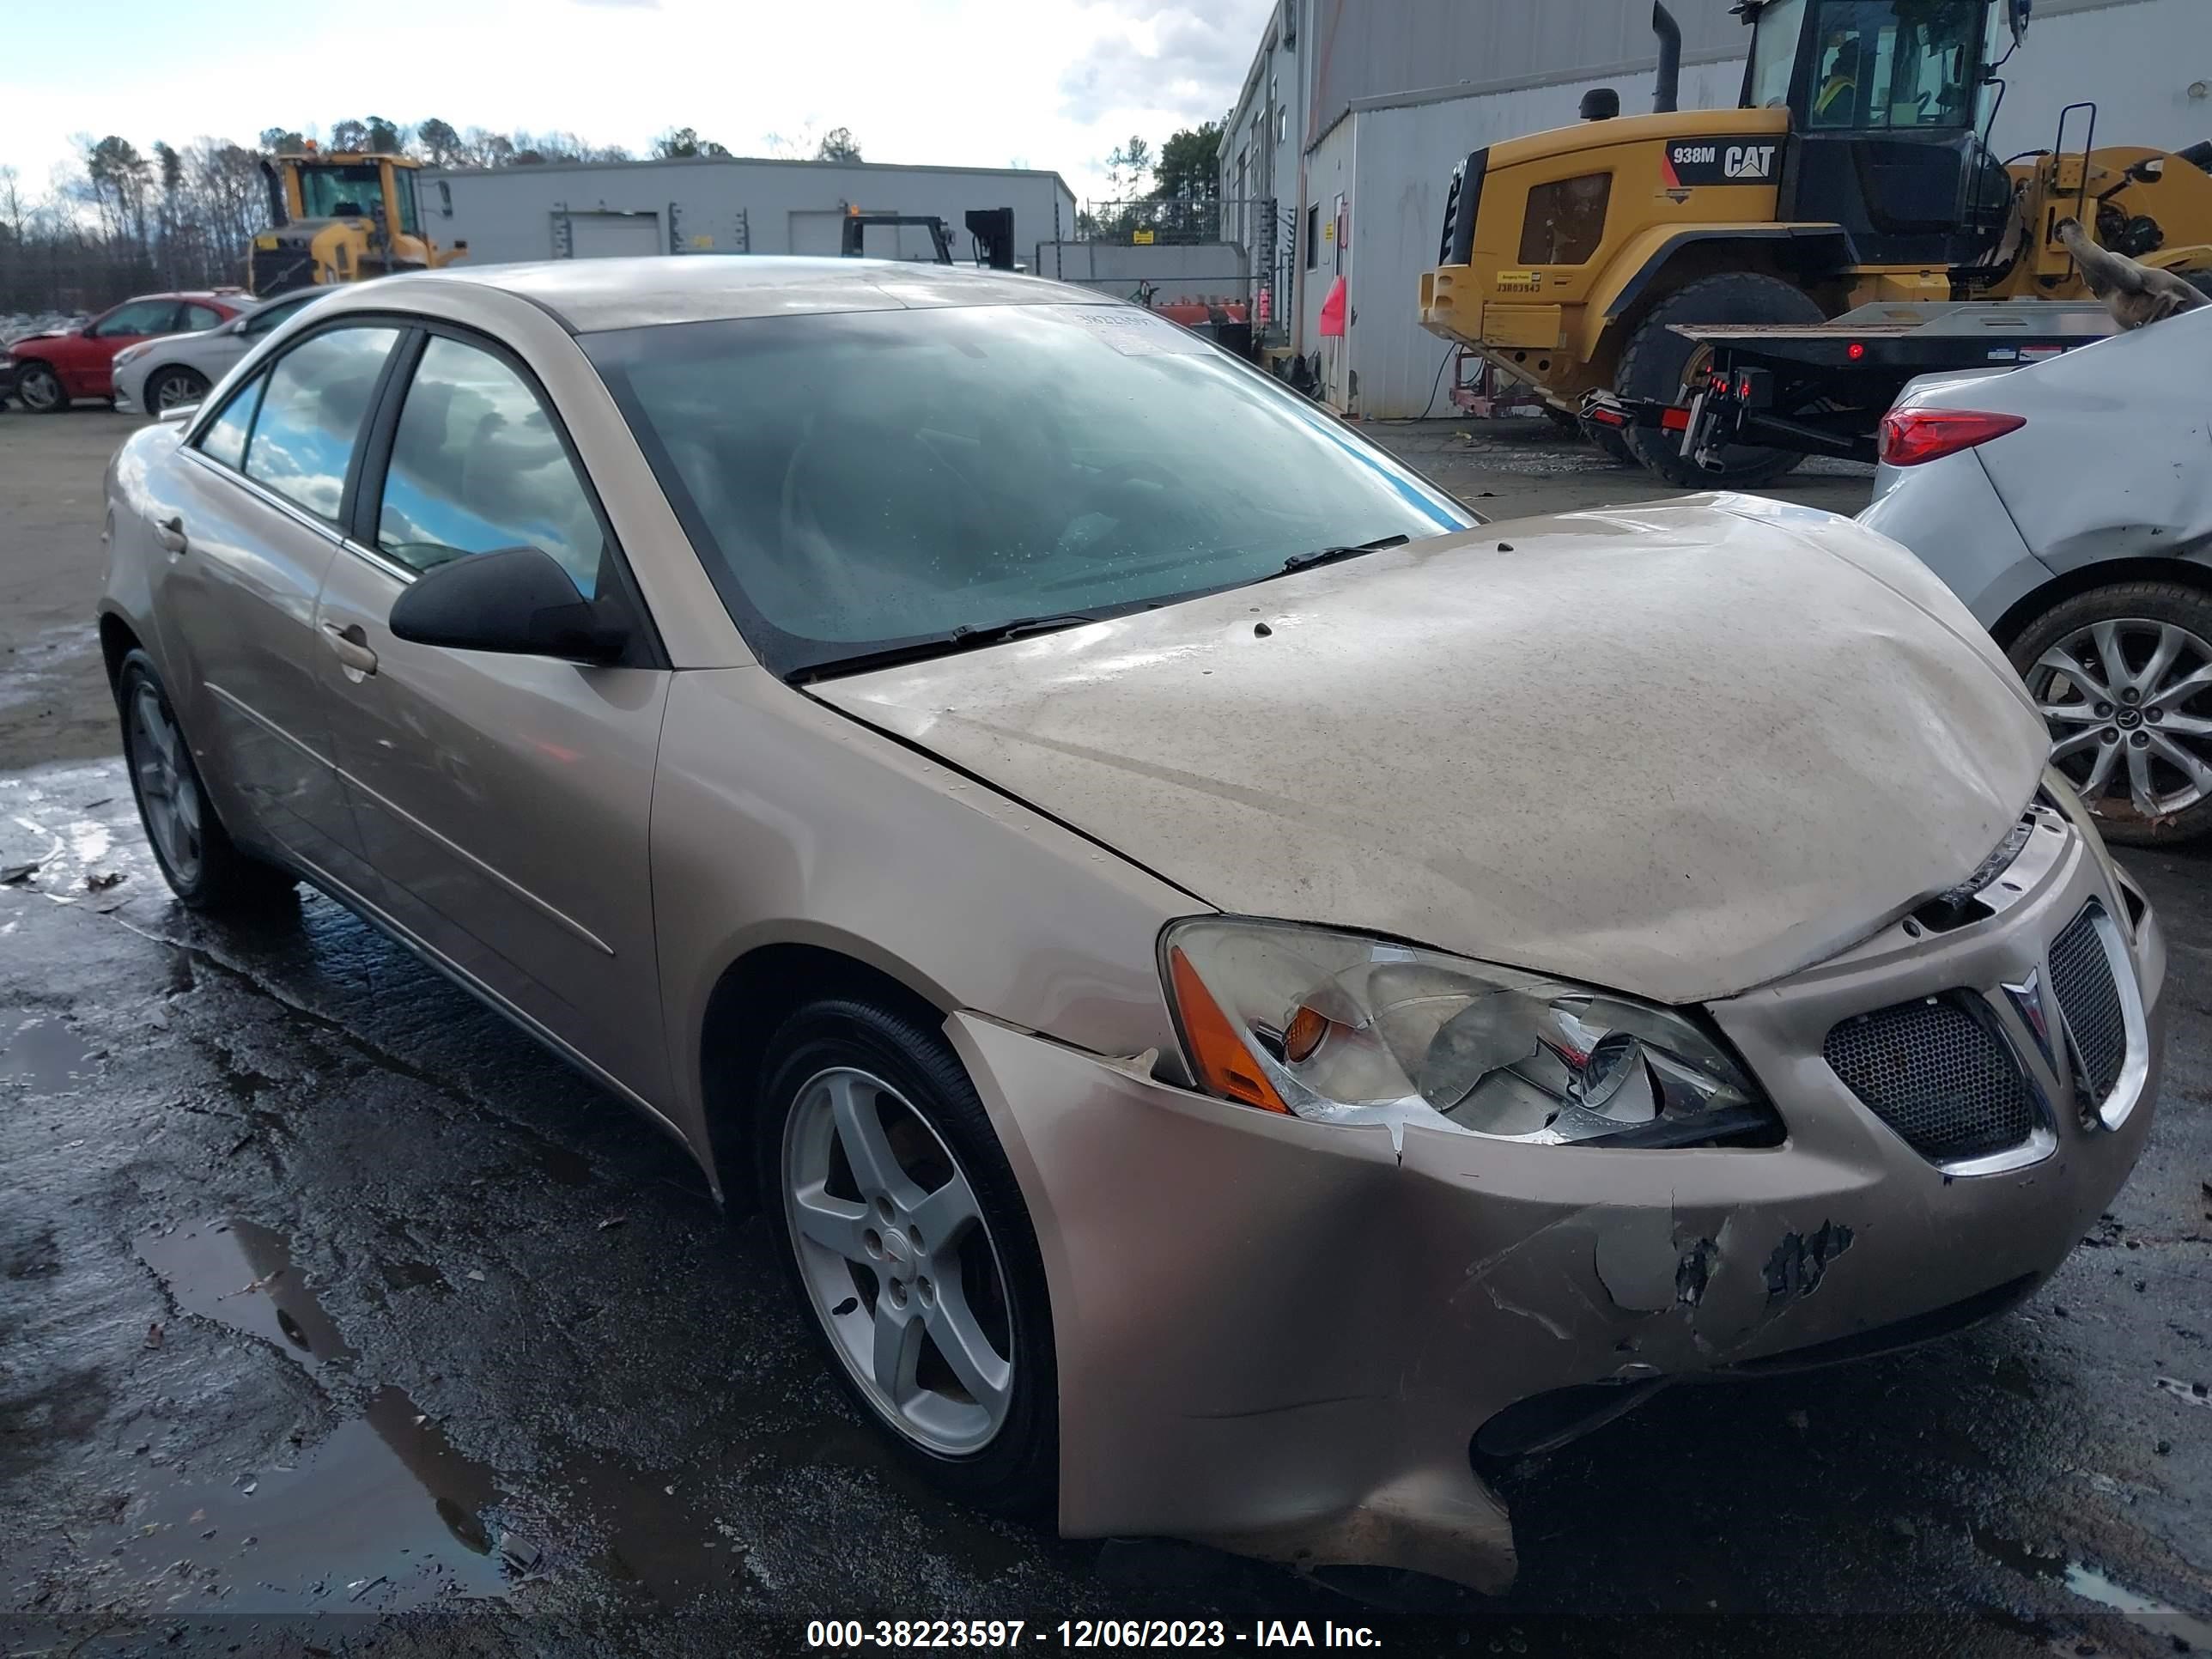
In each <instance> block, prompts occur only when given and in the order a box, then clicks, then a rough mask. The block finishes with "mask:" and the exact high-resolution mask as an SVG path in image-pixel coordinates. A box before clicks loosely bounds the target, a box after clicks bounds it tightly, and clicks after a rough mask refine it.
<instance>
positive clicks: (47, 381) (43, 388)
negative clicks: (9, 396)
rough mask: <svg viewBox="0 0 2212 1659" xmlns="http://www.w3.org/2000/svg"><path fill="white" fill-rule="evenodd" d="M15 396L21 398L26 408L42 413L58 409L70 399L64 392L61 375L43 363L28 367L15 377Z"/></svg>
mask: <svg viewBox="0 0 2212 1659" xmlns="http://www.w3.org/2000/svg"><path fill="white" fill-rule="evenodd" d="M15 396H16V397H17V398H20V399H21V402H22V404H23V407H24V408H26V409H27V410H31V411H33V413H34V414H40V415H44V414H46V412H47V411H49V410H54V409H58V408H60V407H61V405H62V404H64V403H65V402H67V401H68V399H67V398H64V396H63V393H62V383H61V378H60V376H58V375H57V374H55V373H54V372H53V370H52V369H51V368H47V367H46V365H45V364H43V363H41V364H39V365H37V366H36V367H34V368H27V369H25V370H23V371H22V372H21V374H18V375H17V376H16V377H15Z"/></svg>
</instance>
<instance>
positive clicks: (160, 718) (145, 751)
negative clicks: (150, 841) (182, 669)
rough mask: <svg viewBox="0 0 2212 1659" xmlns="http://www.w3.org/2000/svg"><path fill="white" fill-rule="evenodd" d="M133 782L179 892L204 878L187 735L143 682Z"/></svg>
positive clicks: (137, 701)
mask: <svg viewBox="0 0 2212 1659" xmlns="http://www.w3.org/2000/svg"><path fill="white" fill-rule="evenodd" d="M131 781H133V782H134V783H135V784H136V785H137V790H138V805H139V809H140V811H142V812H143V814H144V815H145V818H146V828H147V829H148V831H149V833H150V834H151V835H152V836H153V837H154V841H155V845H156V846H157V847H159V848H160V849H161V858H162V860H163V861H164V862H165V863H167V866H169V871H170V873H171V874H172V875H173V876H174V877H175V878H176V879H177V882H178V884H179V885H180V886H184V887H187V888H188V887H190V886H191V885H192V884H193V883H194V882H196V881H197V880H198V879H199V876H200V856H201V842H200V811H201V807H200V792H199V785H198V783H197V781H196V780H195V779H194V778H193V775H192V769H191V766H190V764H189V763H187V762H186V761H185V734H184V733H183V732H179V730H178V729H177V723H176V721H175V720H172V719H171V718H170V717H169V711H168V710H167V708H164V707H163V706H162V703H161V696H160V695H159V694H158V693H156V692H155V690H154V688H153V687H152V686H150V685H148V684H144V683H143V682H141V684H139V686H138V688H137V691H136V692H135V693H134V695H133V696H132V697H131Z"/></svg>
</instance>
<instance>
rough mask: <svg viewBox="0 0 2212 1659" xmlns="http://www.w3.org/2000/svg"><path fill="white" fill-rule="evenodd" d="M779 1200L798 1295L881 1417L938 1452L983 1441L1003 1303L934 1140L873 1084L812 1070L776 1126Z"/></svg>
mask: <svg viewBox="0 0 2212 1659" xmlns="http://www.w3.org/2000/svg"><path fill="white" fill-rule="evenodd" d="M783 1205H784V1218H785V1220H786V1222H787V1225H789V1227H790V1229H791V1243H792V1249H793V1254H794V1255H796V1256H797V1258H798V1262H799V1277H800V1279H802V1280H803V1281H804V1282H805V1286H806V1293H807V1299H808V1301H809V1302H810V1303H811V1304H812V1305H813V1308H814V1312H815V1315H816V1316H817V1318H819V1319H820V1320H821V1321H822V1325H823V1329H824V1330H826V1331H827V1332H828V1333H829V1339H830V1346H832V1347H834V1348H835V1349H836V1351H837V1355H838V1357H839V1358H841V1359H842V1360H843V1361H844V1363H845V1366H846V1369H847V1370H849V1371H850V1372H851V1373H852V1375H853V1379H854V1382H855V1383H858V1384H859V1385H860V1391H861V1393H862V1394H863V1395H865V1396H866V1398H867V1400H868V1401H869V1402H870V1403H871V1404H872V1405H873V1406H874V1407H875V1408H876V1410H877V1411H878V1413H880V1414H881V1415H882V1417H883V1419H884V1421H885V1422H886V1423H888V1424H890V1425H891V1426H892V1427H893V1428H896V1430H898V1431H899V1432H900V1433H902V1434H903V1435H904V1436H906V1437H908V1439H910V1440H912V1441H914V1442H915V1443H916V1444H917V1445H920V1446H921V1447H922V1448H924V1449H927V1450H928V1451H932V1452H935V1453H937V1454H938V1455H941V1456H947V1457H960V1456H966V1455H969V1454H972V1453H975V1452H977V1451H981V1449H983V1448H984V1447H985V1446H987V1445H988V1444H989V1443H990V1442H991V1440H992V1438H993V1437H994V1436H995V1435H997V1433H998V1432H999V1430H1000V1427H1001V1426H1002V1425H1004V1424H1005V1422H1006V1413H1007V1409H1008V1407H1009V1406H1010V1405H1011V1404H1012V1399H1013V1382H1014V1368H1013V1361H1012V1352H1013V1338H1012V1323H1011V1321H1012V1312H1011V1305H1010V1303H1009V1301H1008V1297H1007V1288H1006V1273H1005V1270H1004V1268H1003V1267H1002V1266H1001V1265H1000V1260H999V1252H998V1247H997V1245H996V1244H995V1243H994V1242H993V1240H992V1237H991V1229H990V1224H989V1223H988V1222H987V1221H986V1220H985V1219H984V1218H983V1213H982V1211H981V1206H979V1205H978V1204H977V1203H976V1201H975V1188H973V1187H972V1186H971V1185H970V1184H969V1179H968V1176H967V1172H966V1171H965V1170H962V1169H961V1167H960V1164H959V1161H958V1160H957V1158H954V1157H953V1155H952V1152H951V1148H950V1147H949V1146H946V1145H945V1140H944V1139H943V1137H941V1136H940V1135H939V1134H938V1133H937V1132H936V1130H934V1129H933V1128H932V1127H930V1125H929V1123H928V1121H927V1119H925V1118H924V1117H923V1116H922V1115H921V1114H920V1113H919V1112H917V1111H916V1110H915V1109H914V1107H913V1106H912V1105H911V1104H910V1103H908V1101H907V1099H906V1098H905V1097H904V1096H902V1095H901V1094H900V1093H899V1091H897V1090H896V1089H895V1088H894V1087H892V1086H891V1085H890V1084H888V1083H886V1082H884V1080H883V1079H881V1078H878V1077H873V1076H871V1075H870V1074H868V1073H866V1072H860V1071H856V1070H854V1069H852V1068H850V1067H845V1066H838V1067H833V1068H831V1069H829V1070H827V1071H823V1072H820V1073H816V1074H815V1075H814V1076H813V1077H811V1078H810V1079H807V1081H806V1083H805V1085H803V1086H802V1087H801V1088H800V1090H799V1095H798V1098H797V1100H796V1101H795V1102H794V1103H793V1106H792V1109H791V1115H790V1117H789V1118H788V1119H787V1121H786V1123H785V1125H784V1133H783Z"/></svg>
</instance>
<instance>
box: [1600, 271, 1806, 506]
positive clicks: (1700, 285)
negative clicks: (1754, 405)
mask: <svg viewBox="0 0 2212 1659" xmlns="http://www.w3.org/2000/svg"><path fill="white" fill-rule="evenodd" d="M1826 320H1827V313H1826V312H1824V311H1822V310H1821V309H1820V302H1819V301H1816V300H1814V298H1813V296H1812V295H1809V294H1808V293H1806V292H1805V291H1804V290H1803V289H1801V288H1797V287H1796V286H1794V285H1793V284H1791V283H1785V282H1784V281H1783V280H1782V278H1780V277H1779V276H1767V275H1766V274H1765V272H1763V271H1756V270H1730V271H1723V273H1721V274H1720V275H1719V276H1703V277H1700V278H1699V279H1698V280H1697V281H1696V282H1694V283H1689V284H1687V285H1686V286H1685V287H1683V288H1680V289H1676V290H1675V291H1674V293H1672V294H1669V295H1667V296H1666V298H1664V299H1662V300H1661V301H1659V302H1658V303H1657V304H1656V305H1655V306H1653V307H1651V309H1650V310H1649V311H1647V312H1645V313H1644V317H1643V319H1642V320H1641V321H1640V322H1638V324H1637V325H1636V329H1635V331H1634V332H1633V333H1632V334H1631V335H1630V336H1629V339H1628V347H1627V349H1626V350H1625V351H1623V352H1622V353H1621V355H1620V370H1619V372H1618V373H1617V374H1615V375H1614V377H1613V385H1614V390H1615V391H1617V392H1619V393H1620V396H1622V397H1623V398H1652V399H1657V400H1660V401H1662V402H1666V403H1670V404H1672V403H1680V402H1681V401H1682V399H1683V396H1684V392H1685V390H1686V378H1685V377H1686V374H1687V372H1688V371H1689V369H1690V368H1691V366H1692V360H1693V359H1699V360H1701V359H1702V358H1703V356H1704V353H1703V352H1702V351H1701V350H1700V349H1699V347H1698V346H1697V345H1696V344H1694V343H1692V342H1691V341H1689V340H1686V339H1684V338H1683V337H1681V336H1680V335H1679V334H1677V333H1675V332H1674V325H1675V324H1677V323H1735V324H1740V323H1819V322H1825V321H1826ZM1627 444H1628V448H1629V450H1630V452H1631V453H1632V454H1633V455H1634V457H1635V459H1638V461H1641V462H1642V463H1643V464H1644V469H1645V470H1646V471H1649V472H1650V473H1651V474H1653V476H1655V477H1659V478H1662V479H1663V480H1665V481H1666V482H1667V483H1670V484H1673V485H1674V486H1675V487H1676V488H1677V489H1753V488H1756V487H1757V486H1758V485H1759V484H1763V483H1771V482H1772V481H1773V480H1774V479H1776V478H1778V477H1782V475H1783V474H1784V473H1785V472H1788V471H1791V470H1792V469H1793V468H1795V467H1796V465H1797V463H1798V462H1799V461H1801V460H1802V459H1805V458H1804V457H1803V456H1802V455H1801V454H1799V453H1796V451H1794V450H1786V449H1768V448H1765V447H1760V446H1758V445H1753V444H1731V445H1729V447H1728V448H1726V449H1724V450H1723V451H1722V452H1721V459H1722V466H1721V470H1720V471H1717V472H1708V471H1705V469H1704V468H1702V467H1700V466H1699V465H1697V463H1696V462H1694V461H1692V460H1691V459H1689V458H1688V457H1687V456H1686V455H1684V454H1683V453H1681V438H1680V435H1679V434H1676V433H1672V432H1664V431H1658V430H1648V429H1644V428H1638V429H1636V430H1634V431H1632V432H1630V433H1629V434H1628V435H1627Z"/></svg>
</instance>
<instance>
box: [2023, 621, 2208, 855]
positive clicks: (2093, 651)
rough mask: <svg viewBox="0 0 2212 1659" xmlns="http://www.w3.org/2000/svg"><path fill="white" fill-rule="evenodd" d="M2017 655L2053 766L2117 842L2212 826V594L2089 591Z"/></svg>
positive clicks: (2037, 630)
mask: <svg viewBox="0 0 2212 1659" xmlns="http://www.w3.org/2000/svg"><path fill="white" fill-rule="evenodd" d="M2145 600H2148V601H2149V602H2148V603H2144V602H2143V601H2145ZM2082 611H2086V612H2087V614H2071V615H2069V612H2075V613H2080V612H2082ZM2013 658H2014V662H2015V665H2017V666H2019V667H2020V669H2021V671H2022V674H2023V675H2024V677H2025V678H2026V679H2027V689H2028V691H2029V693H2030V695H2032V696H2033V697H2034V699H2035V702H2036V706H2037V708H2038V709H2039V711H2040V712H2041V714H2042V715H2043V718H2044V721H2045V724H2046V725H2047V726H2049V727H2050V730H2051V761H2052V763H2053V764H2055V765H2056V766H2057V768H2058V769H2059V770H2060V771H2061V772H2063V773H2064V774H2065V775H2066V776H2067V778H2068V779H2069V781H2071V782H2072V783H2073V785H2074V787H2075V790H2076V791H2077V792H2078V793H2080V795H2081V799H2082V801H2083V802H2084V803H2085V804H2086V805H2087V806H2088V808H2089V810H2090V811H2091V812H2092V813H2093V814H2094V815H2095V817H2096V818H2097V820H2098V823H2099V824H2100V827H2101V828H2102V829H2104V831H2105V834H2106V836H2107V837H2108V838H2109V839H2111V840H2112V841H2116V842H2127V843H2131V844H2134V845H2138V846H2143V845H2152V844H2157V843H2164V842H2177V841H2183V840H2188V839H2191V838H2193V837H2194V836H2198V835H2202V834H2203V833H2205V832H2206V831H2207V830H2208V829H2212V599H2208V598H2207V597H2206V596H2205V595H2203V594H2199V593H2197V592H2193V591H2191V590H2190V589H2187V588H2183V587H2179V586H2172V585H2169V584H2165V583H2144V584H2139V585H2131V586H2130V589H2126V590H2107V591H2105V592H2097V593H2089V594H2084V595H2082V596H2081V597H2080V598H2079V599H2074V600H2071V601H2069V603H2068V604H2067V605H2063V606H2061V607H2060V608H2059V609H2058V611H2054V612H2053V613H2052V614H2051V617H2046V618H2045V619H2044V621H2043V622H2042V623H2039V624H2038V625H2036V626H2035V627H2033V628H2031V629H2029V630H2028V631H2027V634H2025V635H2022V636H2021V640H2020V641H2018V642H2017V643H2016V644H2015V648H2014V653H2013Z"/></svg>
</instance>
